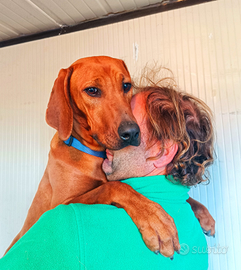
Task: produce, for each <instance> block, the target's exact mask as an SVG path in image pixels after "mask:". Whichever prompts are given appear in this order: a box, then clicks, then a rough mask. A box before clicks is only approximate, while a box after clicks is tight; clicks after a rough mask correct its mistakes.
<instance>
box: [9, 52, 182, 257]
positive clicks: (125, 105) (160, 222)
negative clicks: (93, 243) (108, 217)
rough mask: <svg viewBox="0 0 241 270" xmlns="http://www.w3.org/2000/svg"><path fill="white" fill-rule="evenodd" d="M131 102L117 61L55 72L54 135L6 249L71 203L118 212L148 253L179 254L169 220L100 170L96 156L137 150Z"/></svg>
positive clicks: (97, 60)
mask: <svg viewBox="0 0 241 270" xmlns="http://www.w3.org/2000/svg"><path fill="white" fill-rule="evenodd" d="M131 97H132V87H131V78H130V75H129V72H128V70H127V68H126V66H125V64H124V62H123V61H121V60H118V59H113V58H110V57H104V56H101V57H89V58H84V59H80V60H78V61H76V62H75V63H73V64H72V65H71V66H70V67H69V68H68V69H62V70H61V71H60V72H59V75H58V78H57V79H56V81H55V83H54V87H53V90H52V93H51V97H50V100H49V104H48V109H47V114H46V120H47V123H48V124H49V125H50V126H51V127H53V128H55V129H56V130H57V131H58V132H57V133H56V134H55V135H54V137H53V139H52V141H51V150H50V153H49V161H48V164H47V168H46V170H45V173H44V176H43V178H42V180H41V182H40V184H39V187H38V190H37V193H36V195H35V197H34V200H33V202H32V205H31V207H30V209H29V212H28V215H27V218H26V220H25V223H24V226H23V228H22V230H21V231H20V232H19V234H18V235H17V236H16V237H15V239H14V240H13V242H12V244H11V245H10V247H9V248H8V250H9V249H10V248H11V247H12V246H13V244H14V243H16V242H17V241H18V239H20V238H21V237H22V236H23V235H24V234H25V233H26V232H27V231H28V230H29V228H30V227H31V226H33V224H34V223H35V222H37V220H38V219H39V218H40V216H41V215H42V214H43V213H44V212H46V211H47V210H50V209H52V208H54V207H56V206H57V205H59V204H69V203H72V202H75V203H77V202H81V203H88V204H89V203H104V204H114V205H116V206H118V207H123V208H124V209H125V210H126V211H127V213H128V214H129V215H130V216H131V218H132V220H133V221H134V222H135V224H136V226H137V227H138V228H139V229H140V232H141V234H142V236H143V240H144V241H145V243H146V245H147V246H148V247H149V248H150V249H151V250H152V251H157V250H158V251H160V252H161V253H162V254H163V255H165V256H171V255H173V253H174V250H179V248H180V245H179V241H178V234H177V230H176V227H175V224H174V222H173V219H172V218H171V217H170V216H169V215H168V214H167V213H166V212H165V211H164V210H163V209H162V208H161V206H160V205H158V204H156V203H155V202H152V201H150V200H148V199H147V198H145V197H144V196H142V195H141V194H139V193H137V192H136V191H134V190H133V189H132V188H131V187H130V186H128V185H126V184H124V183H119V182H107V180H106V177H105V175H104V173H103V171H102V169H101V163H102V161H103V159H102V158H101V157H98V155H99V156H101V155H102V154H103V152H101V151H104V150H105V149H106V148H108V149H113V150H118V149H121V148H123V147H125V146H127V145H135V146H138V145H139V142H140V136H139V127H138V125H137V124H136V122H135V119H134V117H133V115H132V112H131V108H130V101H131ZM70 136H73V137H74V138H76V139H77V140H78V141H77V143H79V142H80V143H82V144H83V145H84V147H86V149H91V150H93V151H94V152H92V153H91V154H88V153H85V152H83V151H84V150H83V151H79V150H77V149H76V148H75V147H74V145H73V147H70V145H71V140H72V139H69V138H70ZM71 138H72V137H71ZM65 140H68V142H64V141H65ZM74 140H75V139H74ZM66 143H68V144H69V145H67V144H66ZM96 155H97V156H96ZM163 236H165V238H163ZM161 242H162V246H160V243H161ZM165 243H171V245H170V244H167V245H165Z"/></svg>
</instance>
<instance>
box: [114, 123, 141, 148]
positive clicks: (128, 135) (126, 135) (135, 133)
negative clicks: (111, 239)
mask: <svg viewBox="0 0 241 270" xmlns="http://www.w3.org/2000/svg"><path fill="white" fill-rule="evenodd" d="M118 134H119V136H120V138H121V139H122V141H123V142H124V143H125V144H126V145H134V146H138V145H139V144H140V136H139V135H140V128H139V126H138V125H137V124H136V123H135V122H122V123H121V124H120V126H119V128H118Z"/></svg>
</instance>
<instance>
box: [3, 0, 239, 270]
mask: <svg viewBox="0 0 241 270" xmlns="http://www.w3.org/2000/svg"><path fill="white" fill-rule="evenodd" d="M240 29H241V3H240V1H239V0H219V1H214V2H211V3H206V4H201V5H198V6H193V7H188V8H182V9H179V10H173V11H169V12H165V13H160V14H155V15H152V16H147V17H143V18H139V19H134V20H129V21H125V22H120V23H116V24H113V25H108V26H103V27H99V28H95V29H90V30H85V31H81V32H77V33H73V34H68V35H64V36H59V37H54V38H49V39H45V40H40V41H35V42H31V43H26V44H21V45H16V46H12V47H6V48H2V49H0V85H1V87H0V91H1V99H0V128H1V132H0V149H1V151H0V217H1V219H0V253H1V254H2V253H3V252H4V250H5V249H6V248H7V246H8V245H9V244H10V242H11V240H12V239H13V238H14V236H15V235H16V234H17V232H18V231H19V230H20V228H21V226H22V224H23V221H24V219H25V217H26V214H27V210H28V207H29V206H30V203H31V200H32V198H33V196H34V194H35V192H36V189H37V186H38V183H39V181H40V179H41V177H42V174H43V172H44V168H45V166H46V162H47V154H48V151H49V142H50V139H51V137H52V135H53V133H54V131H53V130H52V129H51V128H49V127H48V126H47V124H46V123H45V110H46V106H47V102H48V99H49V95H50V92H51V88H52V85H53V82H54V80H55V78H56V76H57V74H58V71H59V70H60V69H61V68H62V67H68V66H69V65H70V64H71V63H72V62H74V61H75V60H76V59H78V58H81V57H86V56H90V55H110V56H113V57H117V58H121V59H123V60H125V62H126V64H127V66H128V68H129V70H130V72H131V74H132V76H133V77H135V76H138V74H139V73H140V70H141V69H142V68H143V67H144V66H145V64H146V63H148V62H150V63H152V62H153V61H155V62H157V63H158V64H159V65H163V66H165V67H168V68H170V69H172V70H173V72H174V75H175V78H176V79H177V81H178V83H179V85H180V86H181V88H182V89H184V90H185V91H187V92H190V93H193V94H194V95H196V96H198V97H200V98H201V99H202V100H204V101H205V102H206V103H207V104H208V105H209V106H210V107H211V109H212V110H213V112H214V118H215V126H216V147H215V148H216V156H217V159H216V161H215V163H214V165H213V166H212V168H211V169H210V174H211V181H210V184H209V185H202V186H198V187H196V188H193V189H192V191H191V194H192V195H193V196H194V197H195V198H196V199H198V200H200V201H201V202H202V203H204V204H205V205H206V206H207V207H208V209H209V210H210V212H211V214H212V215H213V216H214V218H215V220H216V222H217V226H216V231H217V232H216V238H215V239H214V238H212V239H208V244H209V247H210V250H209V251H210V255H209V258H210V267H209V269H215V270H216V269H223V270H228V269H241V259H240V254H241V235H240V229H241V210H240V208H241V207H240V206H241V196H240V194H239V193H240V191H241V181H240V178H241V50H240V48H241V31H240ZM211 248H212V249H211ZM223 253H225V254H223Z"/></svg>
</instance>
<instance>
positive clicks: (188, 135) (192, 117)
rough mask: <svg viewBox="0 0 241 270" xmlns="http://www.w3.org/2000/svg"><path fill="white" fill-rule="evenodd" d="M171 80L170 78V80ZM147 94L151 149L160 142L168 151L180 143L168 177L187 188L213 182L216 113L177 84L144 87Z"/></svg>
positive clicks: (163, 148) (168, 166) (169, 166)
mask: <svg viewBox="0 0 241 270" xmlns="http://www.w3.org/2000/svg"><path fill="white" fill-rule="evenodd" d="M169 80H170V78H169ZM140 91H141V92H145V95H146V113H147V119H146V120H147V128H148V130H149V132H150V137H149V142H148V146H149V147H150V146H151V145H152V143H155V142H156V141H157V140H158V141H160V142H161V143H162V151H161V152H160V153H159V155H158V157H152V159H155V158H159V157H160V156H161V155H162V154H163V152H164V150H165V144H166V141H167V140H171V141H172V142H174V143H177V145H178V150H177V153H176V155H175V157H174V158H173V160H172V162H171V163H170V164H168V165H167V167H166V175H171V176H172V177H173V178H172V179H174V180H175V181H177V182H180V183H181V184H183V185H186V186H193V185H196V184H198V183H201V182H204V181H207V180H209V179H208V172H207V171H206V168H207V167H208V166H209V165H211V164H212V162H213V141H214V134H213V126H212V113H211V110H210V109H209V107H208V106H207V105H206V104H205V103H204V102H203V101H201V100H200V99H198V98H196V97H194V96H192V95H190V94H187V93H184V92H181V91H178V90H175V86H174V84H167V85H165V86H158V85H155V84H154V83H152V86H147V87H140V88H139V89H138V92H140Z"/></svg>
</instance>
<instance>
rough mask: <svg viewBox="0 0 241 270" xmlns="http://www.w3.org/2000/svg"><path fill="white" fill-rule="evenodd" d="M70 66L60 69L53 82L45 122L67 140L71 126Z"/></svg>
mask: <svg viewBox="0 0 241 270" xmlns="http://www.w3.org/2000/svg"><path fill="white" fill-rule="evenodd" d="M72 72H73V69H72V68H68V69H61V70H60V72H59V75H58V78H57V79H56V80H55V82H54V86H53V89H52V92H51V96H50V99H49V103H48V108H47V111H46V122H47V124H48V125H50V126H51V127H53V128H55V129H56V130H57V131H58V133H59V137H60V139H61V140H67V139H68V138H69V136H70V135H71V132H72V128H73V110H72V107H71V104H70V89H69V87H70V86H69V85H70V84H69V82H70V77H71V74H72Z"/></svg>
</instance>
